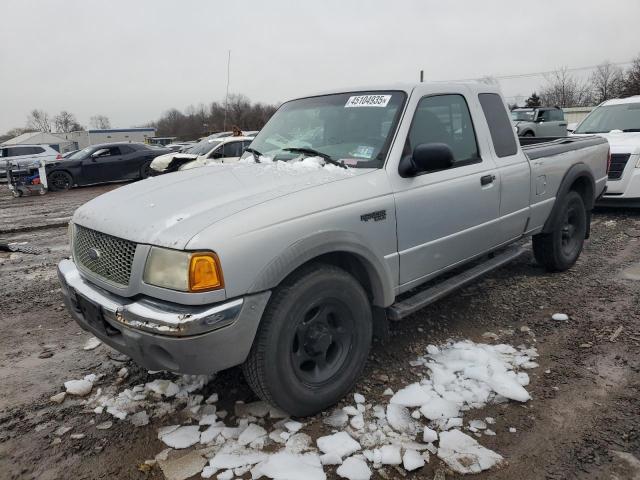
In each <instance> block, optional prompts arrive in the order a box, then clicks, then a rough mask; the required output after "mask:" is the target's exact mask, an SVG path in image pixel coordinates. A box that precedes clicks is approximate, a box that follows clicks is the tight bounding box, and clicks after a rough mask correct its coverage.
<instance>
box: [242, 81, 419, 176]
mask: <svg viewBox="0 0 640 480" xmlns="http://www.w3.org/2000/svg"><path fill="white" fill-rule="evenodd" d="M381 92H384V93H391V94H396V93H397V94H400V96H401V103H400V106H399V107H398V111H397V112H396V116H395V117H394V119H393V122H395V125H394V124H393V122H392V125H391V127H392V128H389V133H388V135H387V139H386V141H385V143H384V145H383V147H382V149H381V151H384V149H385V148H386V152H385V156H384V159H381V161H380V163H379V164H378V165H377V166H375V167H365V166H362V167H353V166H348V168H353V169H358V170H360V169H361V170H365V169H366V170H379V169H386V168H387V164H388V161H389V155H390V154H391V150H392V148H391V147H392V146H393V145H394V143H395V140H396V137H397V135H398V131H399V129H400V125H401V123H402V119H403V117H404V115H405V112H406V110H407V106H408V104H409V102H408V99H409V98H410V96H411V95H412V93H413V90H411V91H410V92H407V91H406V90H402V89H398V88H391V89H385V88H374V89H359V90H351V89H346V90H338V91H331V92H323V93H318V94H315V95H307V96H304V97H297V98H292V99H290V100H287V101H286V102H282V104H281V105H280V106H279V107H278V110H280V109H281V108H282V107H284V106H285V105H287V104H289V103H291V102H297V101H299V100H309V99H313V98H321V97H330V96H333V95H347V94H349V95H365V94H371V95H375V94H380V93H381ZM278 110H276V112H275V113H274V115H275V114H276V113H277V112H278ZM263 129H264V127H263V128H262V129H260V130H259V131H258V133H256V134H255V136H254V139H255V138H257V137H258V135H260V133H261V132H262V130H263ZM252 143H253V141H252Z"/></svg>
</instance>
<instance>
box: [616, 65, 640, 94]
mask: <svg viewBox="0 0 640 480" xmlns="http://www.w3.org/2000/svg"><path fill="white" fill-rule="evenodd" d="M620 94H621V95H622V96H624V97H630V96H632V95H640V55H638V56H637V57H636V58H635V59H634V60H633V63H632V64H631V67H629V69H628V70H627V71H626V72H625V73H624V78H623V80H622V91H621V92H620Z"/></svg>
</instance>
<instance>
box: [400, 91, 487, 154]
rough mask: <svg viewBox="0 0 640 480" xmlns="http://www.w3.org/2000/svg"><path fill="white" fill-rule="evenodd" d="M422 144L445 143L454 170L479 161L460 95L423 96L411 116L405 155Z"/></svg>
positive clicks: (469, 120) (474, 136)
mask: <svg viewBox="0 0 640 480" xmlns="http://www.w3.org/2000/svg"><path fill="white" fill-rule="evenodd" d="M423 143H445V144H447V145H448V146H449V148H451V151H452V152H453V160H454V164H453V166H454V167H458V166H462V165H468V164H470V163H477V162H480V161H481V159H480V156H479V154H478V143H477V140H476V134H475V131H474V128H473V122H472V121H471V114H470V113H469V107H468V106H467V102H466V100H465V99H464V97H463V96H462V95H457V94H455V95H436V96H431V97H424V98H423V99H422V100H420V103H418V107H417V108H416V113H415V114H414V116H413V121H412V123H411V129H410V131H409V136H408V137H407V145H406V149H407V151H406V153H407V154H410V153H411V152H413V150H414V149H415V148H416V147H417V146H418V145H421V144H423Z"/></svg>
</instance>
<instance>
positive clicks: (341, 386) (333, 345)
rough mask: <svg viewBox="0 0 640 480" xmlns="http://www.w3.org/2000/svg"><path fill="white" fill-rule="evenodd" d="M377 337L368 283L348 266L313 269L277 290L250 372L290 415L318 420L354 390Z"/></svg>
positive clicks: (256, 385) (255, 385)
mask: <svg viewBox="0 0 640 480" xmlns="http://www.w3.org/2000/svg"><path fill="white" fill-rule="evenodd" d="M371 338H372V313H371V305H370V303H369V299H368V297H367V294H366V292H365V291H364V289H363V288H362V285H360V283H359V282H358V281H357V280H356V279H355V278H354V277H352V276H351V275H350V274H349V273H347V272H346V271H344V270H342V269H341V268H338V267H335V266H332V265H323V264H320V265H318V264H316V265H312V266H311V267H309V268H304V269H302V270H301V271H299V272H297V273H295V274H293V275H292V276H291V277H290V278H289V279H287V280H286V281H285V282H284V283H283V284H282V285H281V286H279V287H278V288H277V289H276V290H275V291H274V294H273V296H272V298H271V300H270V302H269V305H268V307H267V309H266V310H265V314H264V315H263V318H262V321H261V323H260V328H259V329H258V333H257V334H256V338H255V340H254V343H253V346H252V348H251V352H250V353H249V357H248V358H247V360H246V362H245V363H244V365H243V371H244V375H245V378H246V379H247V382H248V383H249V385H250V386H251V388H252V389H253V391H254V392H255V393H256V394H257V395H258V396H259V397H260V398H262V399H263V400H265V401H266V402H268V403H271V404H272V405H275V406H276V407H278V408H280V409H282V410H284V411H285V412H287V413H289V414H290V415H295V416H307V415H312V414H315V413H317V412H318V411H320V410H322V409H324V408H326V407H328V406H330V405H333V404H334V403H336V402H337V401H338V400H340V399H341V398H342V397H343V396H344V395H345V394H347V393H348V392H349V390H351V388H353V385H354V384H355V382H356V380H357V379H358V377H359V375H360V373H361V372H362V369H363V368H364V365H365V362H366V360H367V356H368V354H369V349H370V347H371Z"/></svg>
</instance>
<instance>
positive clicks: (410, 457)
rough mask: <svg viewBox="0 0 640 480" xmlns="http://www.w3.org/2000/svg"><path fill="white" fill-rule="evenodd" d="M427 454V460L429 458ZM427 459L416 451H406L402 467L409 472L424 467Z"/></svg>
mask: <svg viewBox="0 0 640 480" xmlns="http://www.w3.org/2000/svg"><path fill="white" fill-rule="evenodd" d="M428 455H429V454H428V453H427V459H428V458H429V457H428ZM424 464H425V459H424V458H423V457H422V455H420V454H419V453H418V452H416V451H415V450H406V451H405V452H404V455H403V456H402V466H403V467H404V469H405V470H406V471H408V472H413V471H414V470H417V469H419V468H422V467H424Z"/></svg>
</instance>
